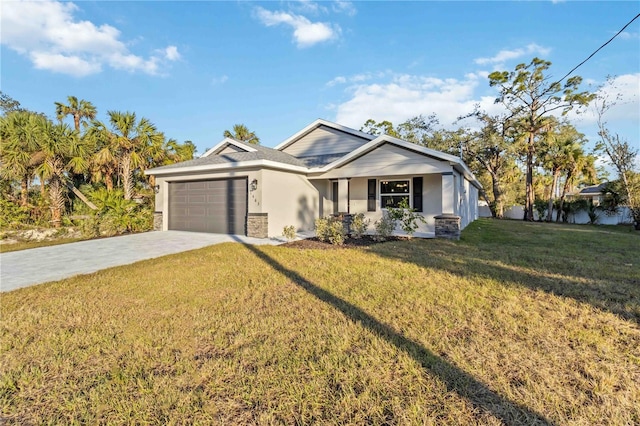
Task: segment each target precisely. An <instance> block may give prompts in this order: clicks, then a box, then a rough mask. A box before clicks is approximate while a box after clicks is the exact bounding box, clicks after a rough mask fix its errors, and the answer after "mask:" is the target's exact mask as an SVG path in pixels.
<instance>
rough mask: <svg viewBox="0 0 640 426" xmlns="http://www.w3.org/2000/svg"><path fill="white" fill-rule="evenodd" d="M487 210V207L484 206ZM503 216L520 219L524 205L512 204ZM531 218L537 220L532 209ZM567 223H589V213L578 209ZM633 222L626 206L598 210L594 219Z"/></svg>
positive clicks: (611, 222)
mask: <svg viewBox="0 0 640 426" xmlns="http://www.w3.org/2000/svg"><path fill="white" fill-rule="evenodd" d="M486 209H487V210H488V207H487V208H486ZM480 212H481V213H484V210H483V209H481V210H480ZM480 216H481V217H490V216H491V212H489V216H484V215H482V214H481V215H480ZM504 217H505V218H507V219H522V218H523V217H524V206H521V205H514V206H510V207H507V208H506V209H505V211H504ZM533 219H534V220H538V219H539V218H538V213H537V212H536V211H535V210H534V212H533ZM553 220H554V221H555V220H556V211H555V210H554V211H553ZM569 223H578V224H585V223H590V219H589V214H588V213H587V212H586V211H584V210H580V211H579V212H577V213H576V214H571V215H569ZM631 223H633V219H632V218H631V211H630V210H629V208H628V207H619V208H618V212H617V213H616V214H614V215H608V214H605V213H604V212H603V211H598V218H597V219H596V224H598V225H620V224H631Z"/></svg>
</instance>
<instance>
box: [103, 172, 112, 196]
mask: <svg viewBox="0 0 640 426" xmlns="http://www.w3.org/2000/svg"><path fill="white" fill-rule="evenodd" d="M104 184H105V185H106V186H107V192H111V191H113V174H112V173H111V172H106V173H105V174H104Z"/></svg>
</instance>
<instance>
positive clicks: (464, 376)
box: [245, 244, 553, 425]
mask: <svg viewBox="0 0 640 426" xmlns="http://www.w3.org/2000/svg"><path fill="white" fill-rule="evenodd" d="M245 247H246V248H247V249H248V250H250V251H251V252H253V253H254V254H255V255H256V256H257V257H258V258H260V259H261V260H262V261H264V262H265V263H267V264H268V265H269V266H271V268H273V269H274V270H275V271H277V272H279V273H280V274H282V275H284V276H286V277H287V278H289V279H290V280H292V282H294V283H295V284H296V285H298V286H299V287H300V288H302V289H303V290H305V291H307V292H308V293H309V294H311V295H313V296H315V297H316V298H317V299H319V300H320V301H322V302H325V303H327V304H329V305H331V306H333V307H334V308H335V309H336V310H338V311H340V312H341V313H342V314H344V315H345V316H346V317H348V318H350V319H351V320H352V321H355V322H357V323H359V324H361V325H362V326H363V327H365V328H367V329H368V330H370V331H371V332H373V333H374V334H375V335H377V336H378V337H380V338H382V339H384V340H386V341H387V342H389V343H390V344H392V345H394V346H395V347H397V348H398V349H399V350H401V351H403V352H405V353H406V354H407V355H409V356H410V357H412V358H413V359H414V360H415V361H416V362H418V363H419V364H420V365H421V366H422V367H423V368H424V369H425V370H426V371H427V372H429V373H431V374H434V375H435V376H437V377H438V378H439V379H440V380H441V381H442V382H443V383H444V384H445V385H446V387H447V389H448V390H449V391H454V392H456V393H457V394H458V395H460V396H462V397H463V398H465V399H467V400H468V401H469V402H470V403H471V404H473V405H474V406H475V407H477V408H478V409H480V410H481V411H483V412H485V413H488V414H490V415H493V416H494V417H496V418H498V419H500V420H501V421H502V422H503V423H505V424H527V425H534V424H543V425H551V424H553V423H552V422H551V421H550V420H549V419H546V418H545V417H543V416H542V415H541V414H539V413H536V412H534V411H532V410H531V409H529V408H527V407H526V406H523V405H520V404H518V403H516V402H513V401H510V400H508V399H507V398H505V397H503V396H501V395H499V394H498V393H496V392H494V391H493V390H491V389H490V388H489V387H487V386H486V385H485V384H484V383H481V382H480V381H478V380H476V379H475V378H474V377H473V376H471V375H470V374H468V373H466V372H465V371H463V370H461V369H459V368H458V367H456V366H454V365H452V364H451V363H449V362H447V361H445V360H443V359H442V358H441V357H439V356H437V355H435V354H433V353H432V352H431V351H429V350H427V349H426V348H424V347H423V346H422V345H420V344H418V343H416V342H415V341H413V340H411V339H409V338H407V337H405V336H403V335H402V334H401V333H399V332H397V331H395V330H394V329H393V328H391V327H390V326H388V325H386V324H384V323H382V322H380V321H378V320H377V319H376V318H374V317H373V316H371V315H370V314H368V313H366V312H365V311H363V310H362V309H360V308H359V307H357V306H355V305H353V304H351V303H349V302H347V301H345V300H343V299H341V298H340V297H338V296H336V295H335V294H333V293H331V292H329V291H327V290H325V289H323V288H320V287H318V286H317V285H315V284H313V283H312V282H311V281H309V280H307V279H305V278H304V277H303V276H302V275H300V274H299V273H297V272H296V271H294V270H291V269H287V268H286V267H285V266H283V265H282V264H281V263H279V262H278V261H276V260H275V259H273V258H272V257H270V256H269V255H267V254H266V253H264V252H263V251H261V250H259V249H258V247H256V246H252V245H248V244H245Z"/></svg>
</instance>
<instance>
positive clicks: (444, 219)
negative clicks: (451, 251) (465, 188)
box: [435, 214, 460, 240]
mask: <svg viewBox="0 0 640 426" xmlns="http://www.w3.org/2000/svg"><path fill="white" fill-rule="evenodd" d="M435 219H436V238H448V239H450V240H459V239H460V216H456V215H454V214H442V215H439V216H436V217H435Z"/></svg>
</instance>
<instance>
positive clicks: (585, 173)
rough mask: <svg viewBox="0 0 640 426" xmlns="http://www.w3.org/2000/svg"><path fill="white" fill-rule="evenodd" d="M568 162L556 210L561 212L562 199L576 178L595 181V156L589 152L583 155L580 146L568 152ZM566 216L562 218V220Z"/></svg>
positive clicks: (589, 181) (590, 181) (573, 184)
mask: <svg viewBox="0 0 640 426" xmlns="http://www.w3.org/2000/svg"><path fill="white" fill-rule="evenodd" d="M568 160H569V161H568V162H567V163H566V164H565V168H564V170H563V171H564V173H565V179H564V185H563V187H562V193H561V194H560V201H559V203H558V212H562V211H563V209H564V199H565V197H566V195H567V192H568V191H569V188H570V187H572V186H575V184H576V181H577V180H578V178H580V177H581V178H582V179H583V180H586V181H587V182H588V183H594V182H595V181H596V175H597V173H596V166H595V162H596V157H594V156H593V155H591V154H588V155H585V153H584V150H583V149H582V147H581V146H578V147H576V148H575V149H574V150H572V151H571V152H570V153H569V158H568ZM566 220H567V217H565V218H564V221H566ZM556 222H560V214H558V216H557V217H556Z"/></svg>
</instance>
